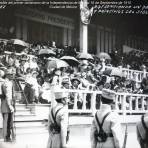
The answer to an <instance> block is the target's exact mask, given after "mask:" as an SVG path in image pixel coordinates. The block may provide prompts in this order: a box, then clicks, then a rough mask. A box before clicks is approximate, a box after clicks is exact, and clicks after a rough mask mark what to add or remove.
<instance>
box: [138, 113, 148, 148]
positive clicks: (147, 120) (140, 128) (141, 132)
mask: <svg viewBox="0 0 148 148" xmlns="http://www.w3.org/2000/svg"><path fill="white" fill-rule="evenodd" d="M144 123H145V125H146V127H147V128H148V114H146V115H145V116H144ZM136 129H137V139H138V142H139V144H140V145H141V148H147V147H148V145H147V144H144V143H143V141H142V140H144V139H148V137H146V136H148V135H146V130H145V128H144V127H143V124H142V122H141V121H139V122H138V123H137V125H136ZM147 143H148V142H147Z"/></svg>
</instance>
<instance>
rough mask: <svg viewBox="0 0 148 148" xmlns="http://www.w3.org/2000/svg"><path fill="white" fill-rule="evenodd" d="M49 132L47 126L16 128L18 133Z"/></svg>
mask: <svg viewBox="0 0 148 148" xmlns="http://www.w3.org/2000/svg"><path fill="white" fill-rule="evenodd" d="M39 133H48V130H47V128H46V127H44V126H43V127H35V128H16V135H23V134H39Z"/></svg>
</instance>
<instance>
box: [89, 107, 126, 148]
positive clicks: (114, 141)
mask: <svg viewBox="0 0 148 148" xmlns="http://www.w3.org/2000/svg"><path fill="white" fill-rule="evenodd" d="M108 112H111V113H110V114H109V115H108V116H107V117H106V119H105V121H104V123H103V130H104V131H105V132H106V133H112V134H113V137H108V138H107V140H106V142H97V141H96V139H95V136H94V133H95V131H96V130H97V131H98V132H99V126H98V124H97V121H96V119H95V118H94V120H93V122H92V126H91V148H122V146H123V139H124V136H123V134H122V130H121V124H120V121H119V115H118V114H117V113H116V112H112V111H111V107H110V105H106V104H102V105H101V108H100V110H99V111H97V117H98V120H99V122H100V123H101V122H102V119H103V117H104V116H105V115H106V114H107V113H108Z"/></svg>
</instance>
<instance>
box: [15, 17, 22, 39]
mask: <svg viewBox="0 0 148 148" xmlns="http://www.w3.org/2000/svg"><path fill="white" fill-rule="evenodd" d="M16 38H18V39H20V38H21V21H20V18H19V17H17V18H16Z"/></svg>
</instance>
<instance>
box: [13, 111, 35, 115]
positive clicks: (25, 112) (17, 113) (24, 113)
mask: <svg viewBox="0 0 148 148" xmlns="http://www.w3.org/2000/svg"><path fill="white" fill-rule="evenodd" d="M32 115H33V116H34V115H35V113H31V112H30V111H24V112H23V111H21V112H15V116H32Z"/></svg>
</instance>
